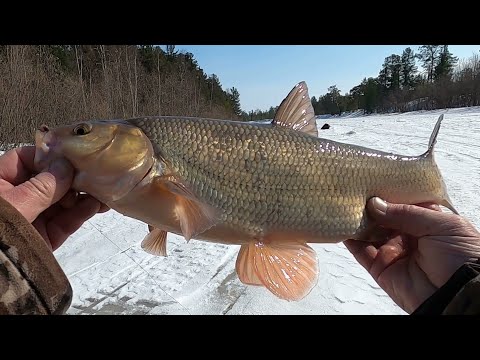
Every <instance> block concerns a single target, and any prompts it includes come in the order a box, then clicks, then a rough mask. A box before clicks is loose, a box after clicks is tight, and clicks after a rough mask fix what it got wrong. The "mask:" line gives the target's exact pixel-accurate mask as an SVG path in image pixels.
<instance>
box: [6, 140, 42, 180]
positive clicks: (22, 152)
mask: <svg viewBox="0 0 480 360" xmlns="http://www.w3.org/2000/svg"><path fill="white" fill-rule="evenodd" d="M34 157H35V146H24V147H19V148H16V149H12V150H10V151H7V152H6V153H5V154H3V155H2V156H0V179H4V180H6V181H8V182H9V183H10V184H13V185H18V184H21V183H23V182H25V181H27V180H28V179H30V177H31V176H32V173H34V172H35V170H34V167H33V160H34Z"/></svg>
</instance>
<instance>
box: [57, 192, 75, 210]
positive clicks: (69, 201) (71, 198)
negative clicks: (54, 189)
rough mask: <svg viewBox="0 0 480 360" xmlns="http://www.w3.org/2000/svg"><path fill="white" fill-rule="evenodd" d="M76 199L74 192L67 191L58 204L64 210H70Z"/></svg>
mask: <svg viewBox="0 0 480 360" xmlns="http://www.w3.org/2000/svg"><path fill="white" fill-rule="evenodd" d="M77 198H78V193H77V192H76V191H75V190H71V189H70V190H68V191H67V193H66V194H65V195H64V196H63V197H62V198H61V199H60V200H59V201H58V204H59V205H60V206H61V207H63V208H64V209H70V208H72V207H73V206H74V205H75V204H76V202H77Z"/></svg>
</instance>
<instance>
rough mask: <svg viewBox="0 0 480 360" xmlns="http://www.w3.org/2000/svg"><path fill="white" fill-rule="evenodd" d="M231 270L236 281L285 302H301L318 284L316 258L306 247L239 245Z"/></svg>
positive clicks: (269, 244) (293, 244)
mask: <svg viewBox="0 0 480 360" xmlns="http://www.w3.org/2000/svg"><path fill="white" fill-rule="evenodd" d="M235 268H236V271H237V274H238V277H239V279H240V281H242V282H244V283H246V284H250V285H263V286H265V287H266V288H267V289H268V290H270V291H271V292H272V293H273V294H275V295H276V296H277V297H279V298H280V299H283V300H288V301H298V300H301V299H303V298H304V297H305V296H307V295H308V293H309V292H310V291H311V290H312V288H313V287H314V286H315V285H316V283H317V281H318V264H317V255H316V253H315V251H314V250H313V249H312V248H311V247H310V246H308V245H307V244H300V243H289V244H273V243H261V242H250V243H248V244H245V245H242V246H241V248H240V252H239V253H238V257H237V262H236V266H235Z"/></svg>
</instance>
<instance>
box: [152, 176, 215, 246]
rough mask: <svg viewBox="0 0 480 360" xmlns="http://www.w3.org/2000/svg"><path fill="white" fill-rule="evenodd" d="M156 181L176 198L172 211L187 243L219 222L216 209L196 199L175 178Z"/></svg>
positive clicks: (170, 177) (169, 177) (162, 178)
mask: <svg viewBox="0 0 480 360" xmlns="http://www.w3.org/2000/svg"><path fill="white" fill-rule="evenodd" d="M156 181H157V182H158V183H160V184H161V185H162V186H164V187H165V188H166V189H167V190H168V191H170V192H171V193H172V194H173V195H175V196H176V203H175V209H174V211H175V215H176V216H177V218H178V220H179V222H180V228H181V230H182V234H183V237H184V238H185V240H187V241H189V240H190V239H192V238H194V237H195V236H196V235H198V234H201V233H203V232H204V231H206V230H208V229H210V228H211V227H212V226H214V225H215V224H217V222H218V221H219V220H220V214H219V211H218V210H217V209H215V208H213V207H212V206H210V205H208V204H205V203H204V202H202V201H201V200H200V199H198V198H197V197H196V196H195V194H193V192H192V191H191V190H190V189H189V188H188V187H187V186H185V184H183V182H181V181H179V180H178V179H177V178H176V177H175V176H168V177H160V178H157V180H156ZM160 205H161V204H160Z"/></svg>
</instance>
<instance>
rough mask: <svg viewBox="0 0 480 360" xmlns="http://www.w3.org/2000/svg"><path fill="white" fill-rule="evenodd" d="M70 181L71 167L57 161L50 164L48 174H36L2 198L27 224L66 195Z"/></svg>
mask: <svg viewBox="0 0 480 360" xmlns="http://www.w3.org/2000/svg"><path fill="white" fill-rule="evenodd" d="M72 180H73V168H72V166H71V165H70V164H69V163H68V162H67V161H65V160H63V159H58V160H56V161H54V162H53V163H52V164H51V166H50V168H49V170H48V172H42V173H40V174H38V175H37V176H35V177H33V178H31V179H30V180H28V181H25V182H24V183H22V184H20V185H18V186H16V187H14V188H13V189H11V190H9V191H6V192H5V193H3V194H2V196H3V197H4V198H5V199H6V200H7V201H8V202H10V203H11V204H12V205H13V206H14V207H15V208H16V209H17V210H18V211H19V212H20V213H21V214H22V215H23V216H24V217H25V218H26V219H27V220H28V221H29V222H33V221H34V220H35V219H36V218H37V216H38V215H39V214H40V213H42V212H43V211H44V210H45V209H47V208H49V207H50V206H51V205H52V204H54V203H56V202H57V201H59V200H60V199H61V198H62V197H63V196H64V195H65V194H66V193H67V191H68V190H69V189H70V186H71V184H72Z"/></svg>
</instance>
